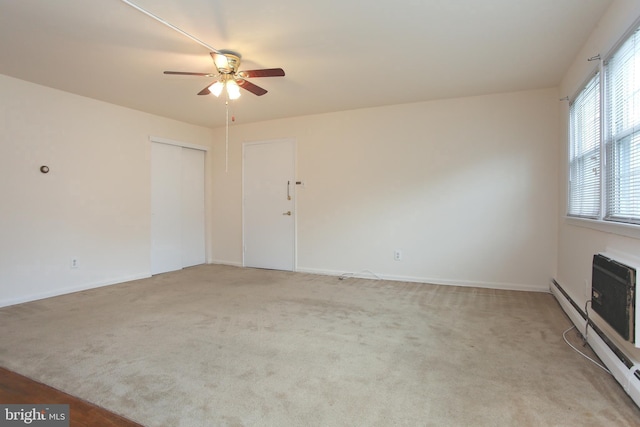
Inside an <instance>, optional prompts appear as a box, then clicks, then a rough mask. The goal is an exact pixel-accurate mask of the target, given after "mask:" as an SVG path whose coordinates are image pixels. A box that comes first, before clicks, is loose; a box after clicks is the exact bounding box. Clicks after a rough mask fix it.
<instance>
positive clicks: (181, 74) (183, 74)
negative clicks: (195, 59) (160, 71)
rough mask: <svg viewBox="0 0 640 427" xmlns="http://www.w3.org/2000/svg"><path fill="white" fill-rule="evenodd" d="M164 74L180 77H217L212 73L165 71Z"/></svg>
mask: <svg viewBox="0 0 640 427" xmlns="http://www.w3.org/2000/svg"><path fill="white" fill-rule="evenodd" d="M164 74H177V75H180V76H205V77H213V76H215V74H211V73H192V72H190V71H165V72H164Z"/></svg>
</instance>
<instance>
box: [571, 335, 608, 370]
mask: <svg viewBox="0 0 640 427" xmlns="http://www.w3.org/2000/svg"><path fill="white" fill-rule="evenodd" d="M572 329H576V330H577V328H576V326H575V325H573V326H572V327H570V328H569V329H567V330H566V331H564V332H563V333H562V338H563V339H564V342H566V343H567V345H569V347H571V348H572V349H574V350H575V351H576V352H577V353H578V354H580V355H581V356H582V357H584V358H585V359H587V360H589V361H590V362H591V363H593V364H595V365H596V366H597V367H599V368H600V369H602V370H603V371H605V372H606V373H608V374H609V375H613V374H612V373H611V371H610V370H608V369H607V368H606V367H605V366H603V365H601V364H600V363H598V362H597V361H595V360H594V359H592V358H591V357H589V356H587V355H586V354H584V353H583V352H581V351H580V350H579V349H578V348H576V347H575V346H574V345H573V344H571V343H570V342H569V340H567V333H568V332H569V331H570V330H572ZM585 344H586V337H585Z"/></svg>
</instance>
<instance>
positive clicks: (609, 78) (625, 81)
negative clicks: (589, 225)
mask: <svg viewBox="0 0 640 427" xmlns="http://www.w3.org/2000/svg"><path fill="white" fill-rule="evenodd" d="M601 111H602V112H603V113H602V115H601ZM567 214H568V215H569V216H576V217H581V218H591V219H598V220H605V221H615V222H624V223H632V224H640V32H639V31H638V30H636V31H635V32H634V33H633V34H632V35H631V36H630V37H629V38H628V39H626V40H625V41H624V43H623V44H622V45H620V47H619V48H618V49H617V50H616V51H615V52H614V53H613V54H612V55H611V56H610V57H609V58H607V59H606V60H605V61H604V62H603V63H602V64H601V66H600V70H599V72H598V73H596V74H595V75H594V76H593V77H592V78H591V79H590V80H589V81H588V82H587V84H586V85H585V87H584V88H583V89H582V90H581V91H580V93H579V94H578V96H576V98H575V99H574V100H573V101H572V103H571V106H570V108H569V200H568V209H567Z"/></svg>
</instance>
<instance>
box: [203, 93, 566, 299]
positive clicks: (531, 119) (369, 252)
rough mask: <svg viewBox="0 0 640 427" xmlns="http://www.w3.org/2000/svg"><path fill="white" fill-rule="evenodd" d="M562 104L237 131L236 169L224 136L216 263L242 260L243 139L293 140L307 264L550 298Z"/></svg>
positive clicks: (464, 101)
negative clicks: (542, 293) (397, 254)
mask: <svg viewBox="0 0 640 427" xmlns="http://www.w3.org/2000/svg"><path fill="white" fill-rule="evenodd" d="M558 108H559V107H558V94H557V91H556V90H555V89H547V90H535V91H526V92H518V93H507V94H497V95H490V96H479V97H470V98H460V99H450V100H442V101H434V102H423V103H416V104H410V105H397V106H390V107H381V108H372V109H363V110H355V111H346V112H337V113H332V114H324V115H315V116H307V117H297V118H290V119H285V120H276V121H269V122H262V123H256V124H247V125H235V124H234V125H232V127H231V129H230V142H229V150H230V151H229V171H228V172H226V173H225V164H224V156H225V154H224V149H225V147H224V129H218V130H216V142H215V146H214V158H215V159H214V162H215V167H214V176H213V183H212V185H213V196H214V200H215V206H214V208H213V217H212V242H213V252H212V253H213V259H214V261H215V262H221V263H229V264H241V262H242V201H241V191H242V189H241V187H242V186H241V167H242V162H241V146H242V143H243V142H244V141H258V140H271V139H279V138H293V139H295V140H296V141H297V170H298V175H297V179H298V180H303V181H304V182H305V187H304V188H299V187H298V192H297V230H298V234H297V243H298V251H297V255H298V257H297V269H298V270H300V271H310V272H319V273H328V274H341V273H345V272H350V273H359V272H363V271H364V270H370V271H371V272H374V273H376V274H377V275H380V276H383V277H387V278H393V279H401V280H416V281H425V282H435V283H445V284H447V283H448V284H461V285H472V286H489V287H497V288H511V289H529V290H547V289H548V286H549V281H550V279H551V278H552V277H554V276H555V261H556V247H557V215H556V212H557V210H558V208H557V200H558V195H557V188H558V183H557V175H558V163H557V145H558ZM394 249H401V250H402V251H403V260H402V261H394V260H393V250H394ZM363 275H367V273H366V272H364V273H363Z"/></svg>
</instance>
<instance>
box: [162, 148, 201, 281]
mask: <svg viewBox="0 0 640 427" xmlns="http://www.w3.org/2000/svg"><path fill="white" fill-rule="evenodd" d="M204 216H205V213H204V151H200V150H193V149H189V148H184V147H180V146H176V145H170V144H162V143H152V144H151V274H159V273H165V272H167V271H174V270H180V269H181V268H184V267H189V266H192V265H197V264H203V263H204V262H205V243H204V242H205V237H204V233H205V230H204Z"/></svg>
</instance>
